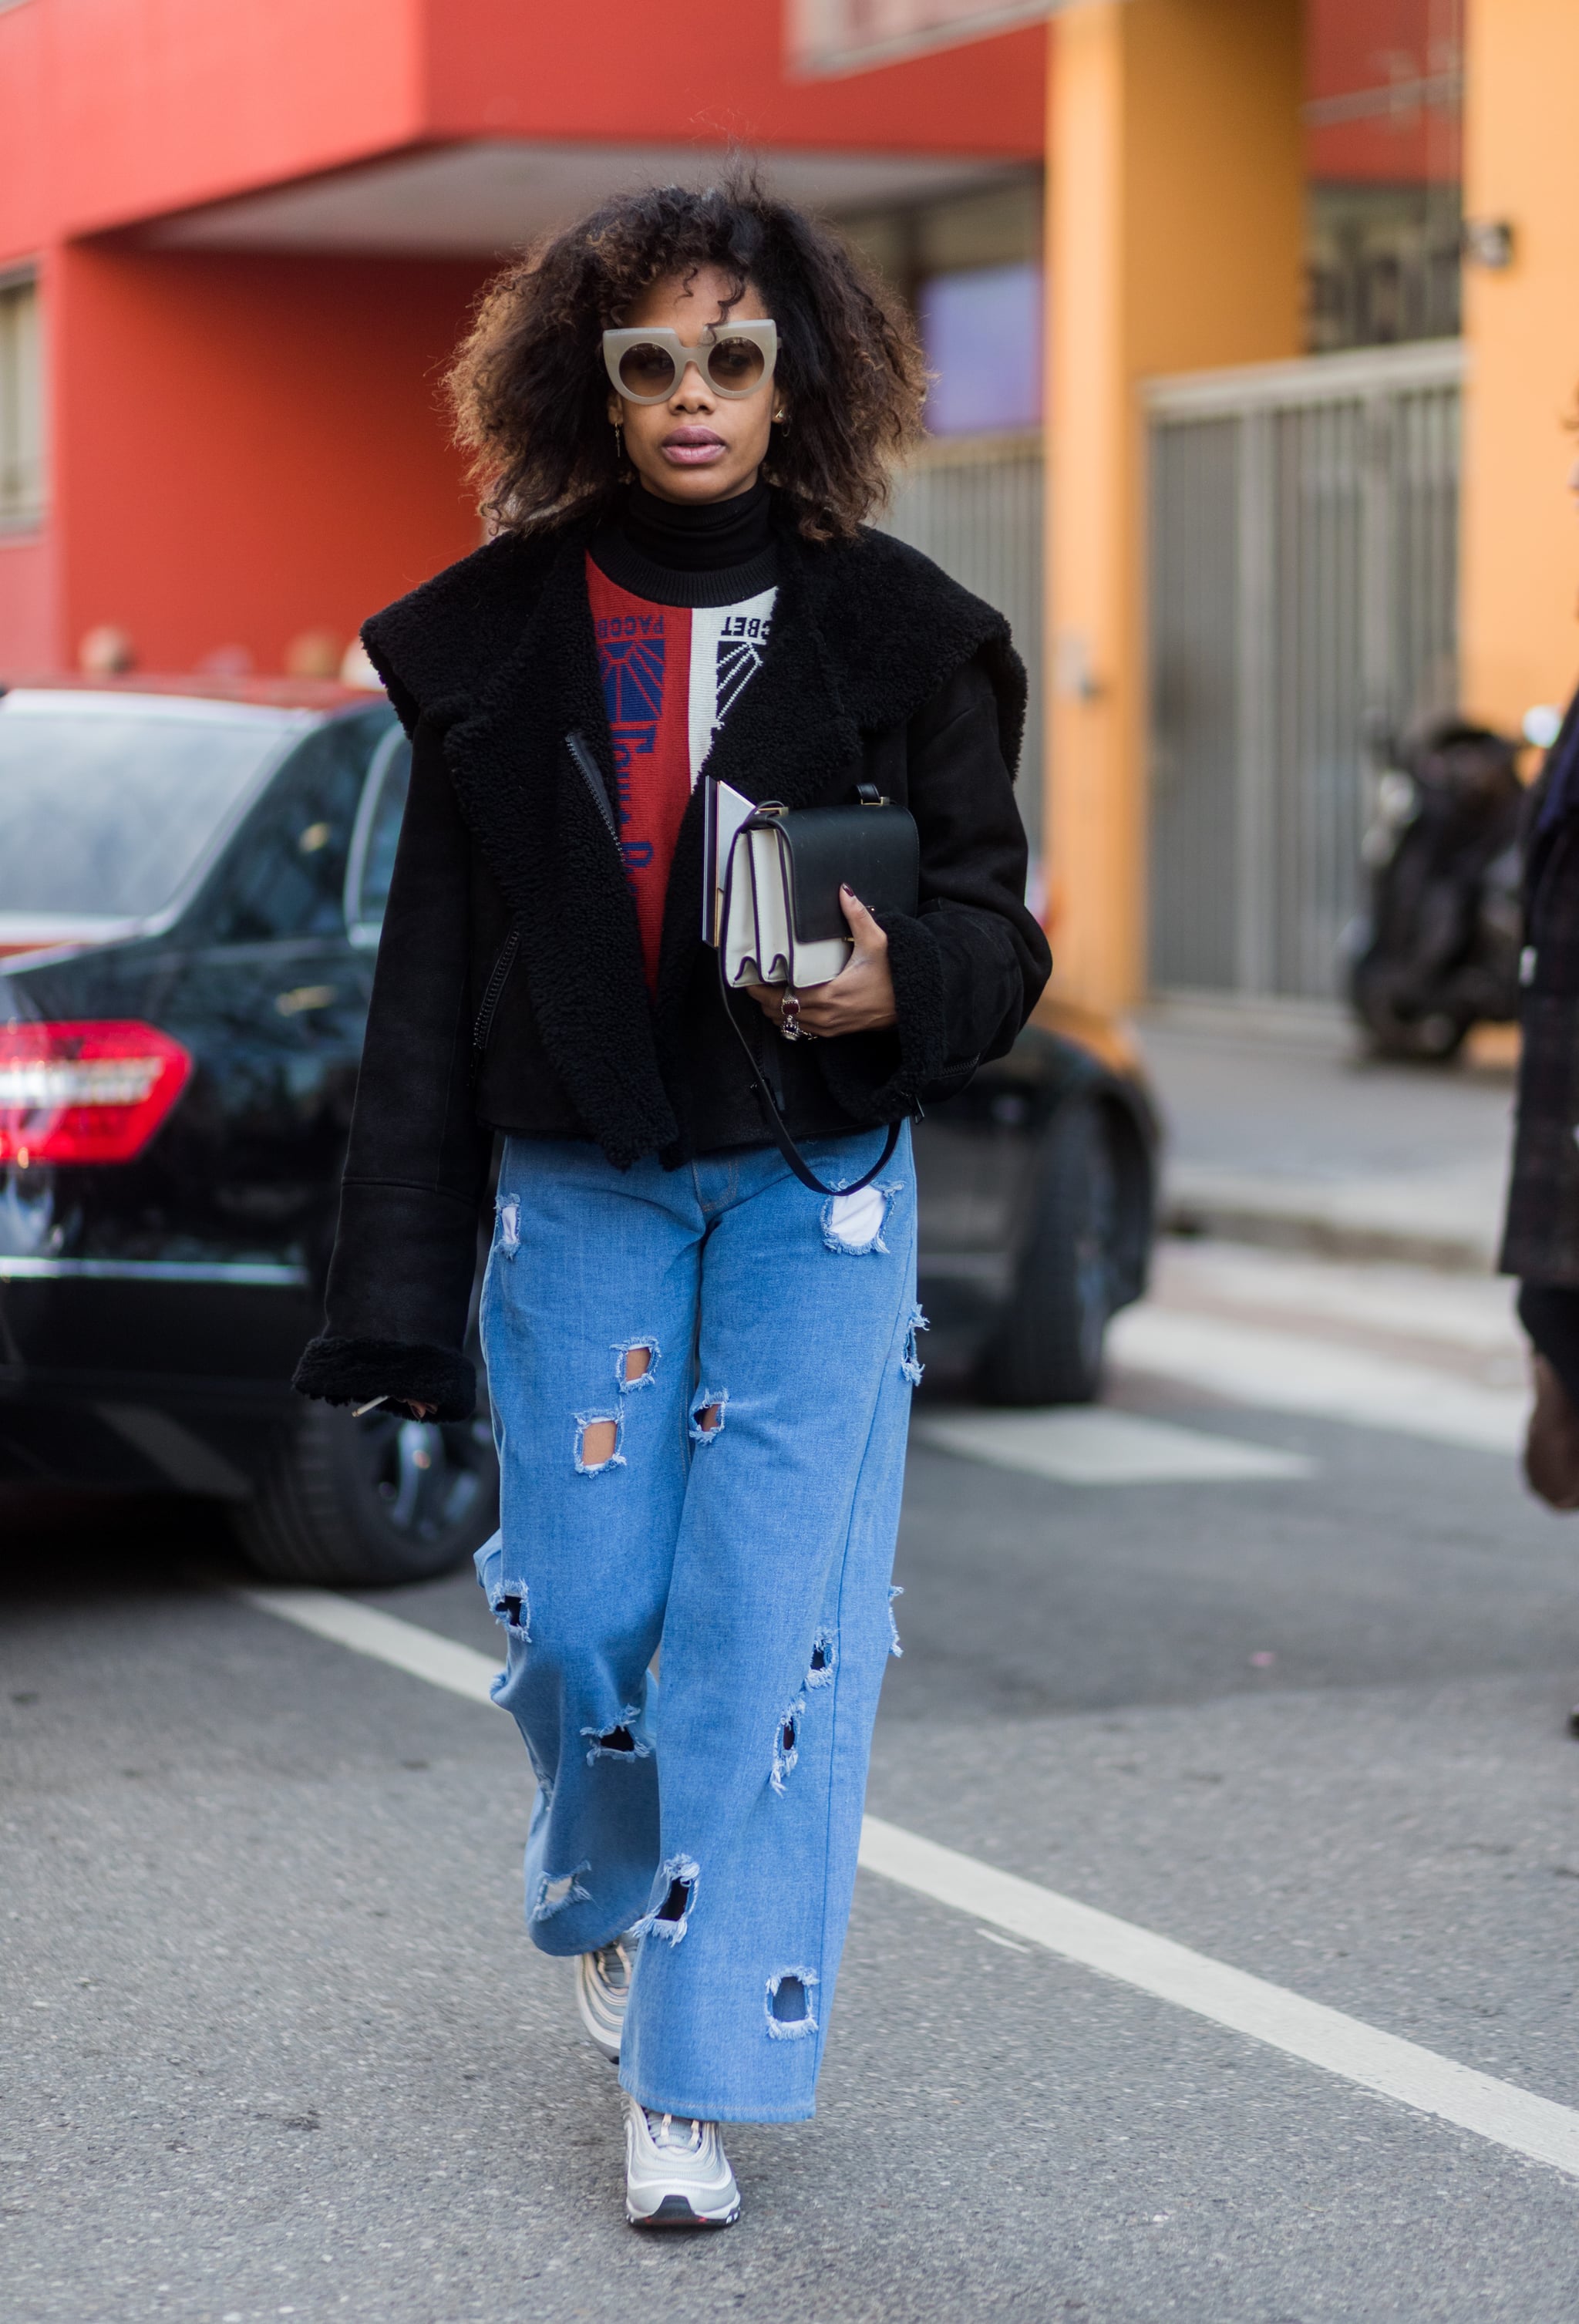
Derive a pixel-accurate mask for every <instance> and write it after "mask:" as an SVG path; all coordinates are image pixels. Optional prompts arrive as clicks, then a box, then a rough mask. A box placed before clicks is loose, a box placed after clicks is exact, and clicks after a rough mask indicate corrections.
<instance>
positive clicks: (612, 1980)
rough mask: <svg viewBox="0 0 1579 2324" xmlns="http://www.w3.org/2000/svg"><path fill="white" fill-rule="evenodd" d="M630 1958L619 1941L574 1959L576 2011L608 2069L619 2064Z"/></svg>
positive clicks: (619, 1939)
mask: <svg viewBox="0 0 1579 2324" xmlns="http://www.w3.org/2000/svg"><path fill="white" fill-rule="evenodd" d="M631 1966H632V1963H631V1956H630V1954H629V1952H628V1951H627V1950H626V1949H625V1945H624V1942H623V1939H621V1938H618V1937H616V1938H615V1939H614V1943H613V1944H612V1945H599V1947H598V1949H597V1950H596V1952H594V1953H577V1956H576V2007H577V2011H578V2013H579V2015H580V2018H581V2023H582V2024H583V2025H584V2026H585V2027H586V2032H587V2033H588V2035H589V2036H590V2038H591V2039H592V2041H593V2042H594V2043H596V2046H597V2048H598V2049H600V2050H601V2051H602V2052H603V2054H604V2056H605V2058H606V2059H607V2060H608V2061H609V2062H610V2064H611V2065H614V2066H617V2065H618V2064H619V2062H620V2036H621V2034H622V2033H623V2032H624V2030H625V2004H626V2002H627V2001H628V2000H629V1999H630V1997H631Z"/></svg>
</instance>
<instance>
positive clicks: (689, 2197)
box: [625, 2098, 740, 2227]
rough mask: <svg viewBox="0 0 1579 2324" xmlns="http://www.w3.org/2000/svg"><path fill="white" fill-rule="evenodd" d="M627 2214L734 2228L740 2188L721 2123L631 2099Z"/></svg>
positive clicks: (654, 2222) (642, 2221)
mask: <svg viewBox="0 0 1579 2324" xmlns="http://www.w3.org/2000/svg"><path fill="white" fill-rule="evenodd" d="M625 2217H626V2218H627V2219H628V2220H629V2221H630V2223H631V2225H632V2226H633V2227H733V2226H734V2222H735V2221H736V2219H738V2218H739V2217H740V2190H739V2188H738V2187H737V2186H736V2185H735V2183H734V2172H733V2171H732V2170H731V2169H730V2167H729V2157H728V2156H727V2155H726V2154H725V2152H724V2142H723V2140H722V2139H721V2138H720V2137H719V2135H718V2126H717V2124H716V2122H689V2121H687V2120H686V2119H685V2118H684V2117H683V2116H677V2115H671V2114H653V2113H651V2111H650V2110H649V2108H647V2107H644V2106H641V2105H639V2104H638V2103H637V2101H636V2100H635V2099H634V2098H626V2100H625Z"/></svg>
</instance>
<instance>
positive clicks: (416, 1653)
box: [234, 1589, 499, 1702]
mask: <svg viewBox="0 0 1579 2324" xmlns="http://www.w3.org/2000/svg"><path fill="white" fill-rule="evenodd" d="M234 1594H235V1596H236V1597H237V1598H240V1599H243V1600H245V1603H246V1604H247V1605H249V1606H255V1607H257V1609H259V1611H260V1612H261V1613H264V1614H278V1615H279V1617H280V1618H281V1620H282V1622H294V1623H295V1624H296V1626H297V1628H299V1629H302V1630H310V1631H311V1632H312V1633H313V1635H314V1637H319V1638H328V1639H331V1640H332V1641H333V1643H334V1644H335V1645H336V1646H349V1647H350V1649H351V1651H352V1653H353V1654H357V1655H372V1657H373V1659H374V1662H378V1663H390V1664H392V1665H393V1667H394V1668H395V1669H396V1670H402V1671H406V1672H408V1673H409V1674H410V1675H411V1677H412V1678H425V1679H426V1680H427V1681H428V1683H429V1686H442V1687H447V1688H448V1691H449V1692H450V1693H451V1694H464V1695H465V1696H466V1701H468V1702H491V1701H492V1697H491V1695H490V1693H489V1689H490V1688H491V1687H492V1685H493V1683H494V1680H495V1679H496V1678H497V1677H498V1675H499V1662H498V1660H497V1659H494V1658H493V1657H491V1656H489V1655H480V1654H478V1652H477V1650H476V1647H475V1646H457V1644H456V1643H455V1640H454V1639H453V1638H441V1637H438V1636H437V1635H436V1633H435V1632H433V1631H432V1630H425V1629H423V1628H421V1626H420V1623H416V1622H402V1620H401V1619H400V1618H399V1617H398V1616H397V1615H394V1614H381V1613H380V1612H379V1610H378V1609H377V1607H376V1606H363V1605H359V1604H358V1603H357V1601H356V1599H355V1598H337V1597H336V1595H335V1593H334V1592H333V1591H331V1590H275V1589H268V1590H237V1591H235V1593H234Z"/></svg>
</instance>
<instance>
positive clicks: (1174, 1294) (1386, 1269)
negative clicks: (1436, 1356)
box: [1152, 1238, 1527, 1360]
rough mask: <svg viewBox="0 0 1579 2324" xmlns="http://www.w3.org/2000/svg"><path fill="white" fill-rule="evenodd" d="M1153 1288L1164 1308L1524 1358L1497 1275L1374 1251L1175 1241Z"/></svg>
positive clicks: (1511, 1288)
mask: <svg viewBox="0 0 1579 2324" xmlns="http://www.w3.org/2000/svg"><path fill="white" fill-rule="evenodd" d="M1152 1286H1153V1289H1154V1290H1155V1292H1156V1293H1157V1294H1158V1295H1159V1298H1160V1301H1161V1304H1162V1305H1164V1306H1167V1307H1169V1308H1175V1309H1177V1308H1193V1307H1195V1306H1196V1302H1197V1301H1198V1300H1201V1299H1205V1301H1206V1302H1207V1303H1208V1311H1209V1310H1210V1308H1211V1307H1213V1306H1215V1307H1217V1308H1219V1309H1220V1308H1221V1306H1222V1305H1224V1304H1226V1305H1229V1306H1232V1307H1243V1308H1249V1309H1251V1310H1252V1311H1254V1310H1259V1311H1260V1316H1258V1317H1256V1318H1255V1320H1258V1321H1259V1320H1260V1319H1261V1318H1265V1319H1266V1320H1268V1321H1272V1320H1273V1319H1274V1317H1275V1315H1276V1314H1277V1312H1278V1311H1281V1320H1282V1321H1283V1323H1285V1324H1288V1323H1289V1322H1290V1321H1291V1319H1293V1318H1297V1319H1298V1321H1297V1323H1295V1324H1294V1326H1293V1327H1294V1328H1295V1329H1297V1330H1299V1329H1303V1327H1304V1324H1305V1323H1306V1321H1307V1319H1308V1320H1309V1321H1311V1322H1318V1323H1319V1322H1331V1323H1338V1324H1347V1325H1349V1326H1352V1327H1358V1328H1359V1329H1360V1330H1362V1331H1365V1330H1370V1331H1380V1332H1390V1333H1399V1334H1403V1335H1405V1336H1408V1337H1409V1338H1412V1339H1417V1340H1435V1341H1437V1342H1441V1343H1442V1345H1443V1346H1444V1347H1445V1348H1448V1347H1451V1348H1456V1349H1467V1350H1472V1351H1474V1352H1475V1353H1476V1354H1485V1355H1493V1356H1499V1357H1501V1356H1508V1357H1510V1358H1512V1359H1514V1360H1522V1359H1523V1357H1524V1354H1525V1350H1526V1345H1527V1342H1526V1341H1525V1338H1524V1334H1523V1333H1522V1332H1521V1331H1520V1330H1519V1323H1518V1319H1517V1317H1516V1315H1515V1314H1514V1312H1513V1301H1514V1295H1515V1293H1516V1291H1517V1288H1518V1286H1517V1285H1515V1284H1514V1283H1513V1282H1512V1281H1511V1280H1510V1278H1509V1277H1507V1276H1505V1275H1500V1276H1499V1275H1444V1274H1438V1273H1437V1272H1436V1271H1435V1270H1434V1269H1433V1268H1426V1267H1407V1266H1403V1265H1400V1264H1398V1263H1396V1262H1387V1261H1383V1260H1379V1259H1372V1260H1369V1261H1366V1260H1359V1259H1350V1260H1344V1259H1312V1258H1309V1257H1307V1256H1304V1255H1302V1254H1300V1253H1299V1252H1297V1251H1287V1250H1258V1249H1257V1248H1256V1246H1255V1245H1254V1244H1252V1243H1229V1242H1212V1241H1195V1240H1191V1241H1181V1240H1177V1239H1173V1238H1165V1239H1164V1240H1162V1241H1161V1242H1160V1243H1159V1245H1158V1247H1157V1252H1156V1257H1155V1259H1154V1262H1153V1267H1152Z"/></svg>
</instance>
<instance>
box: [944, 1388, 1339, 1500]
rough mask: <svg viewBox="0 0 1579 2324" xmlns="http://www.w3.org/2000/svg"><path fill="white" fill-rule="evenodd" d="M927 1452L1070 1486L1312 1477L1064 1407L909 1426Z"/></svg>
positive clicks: (1157, 1428)
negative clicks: (931, 1447)
mask: <svg viewBox="0 0 1579 2324" xmlns="http://www.w3.org/2000/svg"><path fill="white" fill-rule="evenodd" d="M910 1434H911V1435H912V1436H913V1437H915V1438H917V1439H918V1440H919V1443H923V1444H933V1445H936V1446H937V1448H938V1449H939V1450H940V1451H942V1452H958V1453H963V1454H964V1455H965V1458H966V1459H967V1460H971V1461H990V1462H993V1465H994V1466H995V1467H997V1468H1000V1469H1022V1470H1024V1471H1025V1472H1026V1473H1027V1475H1029V1476H1032V1477H1052V1478H1055V1479H1056V1480H1057V1481H1058V1482H1059V1483H1060V1484H1066V1485H1158V1484H1189V1483H1205V1482H1206V1481H1207V1480H1224V1479H1234V1478H1245V1477H1308V1476H1310V1475H1311V1474H1312V1473H1313V1469H1314V1463H1313V1462H1309V1461H1307V1460H1306V1459H1305V1458H1304V1456H1303V1455H1302V1454H1300V1453H1297V1452H1278V1451H1276V1450H1275V1449H1274V1448H1273V1447H1272V1446H1270V1445H1267V1444H1246V1443H1242V1441H1241V1440H1240V1439H1239V1438H1238V1437H1235V1436H1213V1435H1210V1434H1208V1433H1207V1432H1206V1431H1205V1429H1200V1428H1176V1427H1175V1426H1174V1425H1173V1424H1172V1423H1171V1422H1169V1421H1163V1420H1143V1419H1141V1418H1140V1416H1139V1414H1137V1413H1133V1412H1113V1411H1111V1410H1106V1409H1103V1407H1102V1406H1077V1405H1064V1406H1058V1407H1057V1408H1055V1409H1053V1410H1050V1411H1039V1412H958V1413H937V1414H933V1413H928V1414H926V1415H924V1416H919V1417H918V1418H916V1419H914V1420H912V1422H911V1423H910Z"/></svg>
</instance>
